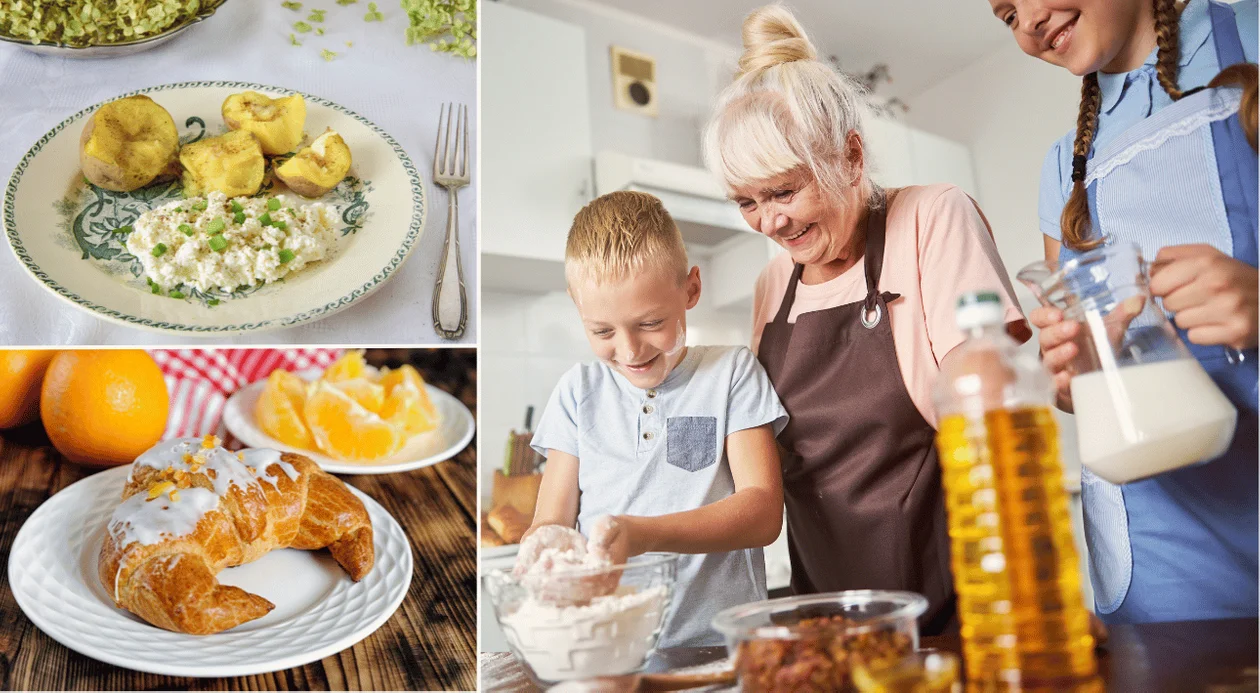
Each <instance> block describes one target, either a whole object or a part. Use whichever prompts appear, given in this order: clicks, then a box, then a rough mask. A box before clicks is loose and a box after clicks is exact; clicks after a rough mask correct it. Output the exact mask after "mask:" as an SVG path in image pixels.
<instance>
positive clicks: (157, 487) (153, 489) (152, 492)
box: [149, 481, 175, 500]
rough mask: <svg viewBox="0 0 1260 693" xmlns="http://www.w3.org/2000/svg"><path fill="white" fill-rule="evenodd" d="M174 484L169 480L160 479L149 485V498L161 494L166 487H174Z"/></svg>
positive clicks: (151, 498)
mask: <svg viewBox="0 0 1260 693" xmlns="http://www.w3.org/2000/svg"><path fill="white" fill-rule="evenodd" d="M174 488H175V484H174V483H172V482H170V481H161V482H158V483H156V484H154V485H152V486H150V487H149V500H153V499H155V498H157V497H158V496H160V495H162V494H163V493H164V492H165V491H167V490H168V489H174Z"/></svg>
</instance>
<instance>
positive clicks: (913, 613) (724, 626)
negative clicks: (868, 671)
mask: <svg viewBox="0 0 1260 693" xmlns="http://www.w3.org/2000/svg"><path fill="white" fill-rule="evenodd" d="M881 601H882V602H892V603H894V604H900V606H898V607H897V608H896V609H893V610H892V611H890V612H888V613H886V614H880V615H879V616H875V617H872V618H870V619H867V620H864V621H862V622H861V623H859V624H854V625H852V626H846V627H845V629H844V630H845V632H846V633H854V634H856V633H862V632H865V631H869V630H873V629H875V628H879V627H882V626H885V625H887V624H888V623H891V622H895V621H900V620H902V619H917V618H918V617H919V616H922V615H923V613H924V612H925V611H927V608H928V600H927V597H924V596H923V595H921V594H919V593H917V592H908V591H899V590H844V591H841V592H823V593H821V594H804V595H795V596H791V597H780V598H778V599H766V600H762V601H759V602H751V603H748V604H741V605H739V606H733V607H731V608H729V609H725V610H723V611H720V612H718V614H717V615H716V616H714V617H713V622H712V625H713V629H714V630H716V631H718V632H719V633H721V634H722V635H724V636H726V637H727V638H738V639H744V640H751V639H762V640H796V639H799V638H800V637H801V635H802V633H801V631H800V630H799V629H798V628H797V627H796V626H795V625H756V626H741V625H738V621H739V620H740V619H742V618H747V617H749V616H752V615H755V614H762V613H773V612H783V611H791V610H793V609H797V608H800V607H803V606H816V605H821V604H833V605H837V606H844V605H850V604H864V603H866V604H869V603H872V602H881Z"/></svg>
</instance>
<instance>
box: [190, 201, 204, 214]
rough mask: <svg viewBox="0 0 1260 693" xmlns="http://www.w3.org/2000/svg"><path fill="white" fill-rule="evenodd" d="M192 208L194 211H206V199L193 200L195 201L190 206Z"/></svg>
mask: <svg viewBox="0 0 1260 693" xmlns="http://www.w3.org/2000/svg"><path fill="white" fill-rule="evenodd" d="M192 209H193V211H194V212H204V211H206V201H205V200H199V201H197V202H195V203H194V204H193V206H192Z"/></svg>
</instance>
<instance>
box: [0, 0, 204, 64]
mask: <svg viewBox="0 0 1260 693" xmlns="http://www.w3.org/2000/svg"><path fill="white" fill-rule="evenodd" d="M227 1H228V0H207V1H206V3H205V4H204V6H203V7H202V8H201V9H199V10H197V14H195V15H193V16H191V17H189V18H188V19H185V20H184V21H182V22H180V23H178V24H174V25H172V26H168V27H166V28H165V29H163V30H162V31H160V32H158V33H156V34H152V35H149V36H142V37H140V38H134V39H129V40H127V41H115V42H113V43H89V44H87V45H85V46H76V45H74V44H70V43H65V42H63V41H34V40H32V39H29V38H23V37H21V36H12V35H9V34H5V33H0V41H3V42H5V43H15V44H18V45H20V46H32V47H37V48H60V49H62V50H67V51H90V50H93V49H98V48H128V47H131V46H141V45H144V44H146V43H149V42H150V41H158V40H161V39H164V38H167V37H168V36H170V35H171V34H173V33H175V32H177V31H183V30H184V29H187V28H188V27H190V26H192V25H194V24H196V23H198V22H200V21H203V20H205V19H208V18H209V17H210V16H211V15H213V14H214V13H215V12H217V11H219V8H221V7H223V5H225V4H227Z"/></svg>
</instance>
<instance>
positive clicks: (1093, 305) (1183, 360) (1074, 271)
mask: <svg viewBox="0 0 1260 693" xmlns="http://www.w3.org/2000/svg"><path fill="white" fill-rule="evenodd" d="M1017 278H1018V279H1019V280H1020V281H1022V282H1023V283H1025V284H1027V285H1028V287H1029V288H1031V289H1032V291H1033V293H1034V294H1035V295H1036V296H1037V299H1038V300H1039V301H1041V303H1042V305H1046V306H1053V307H1055V308H1058V309H1060V310H1062V311H1063V316H1064V319H1065V320H1074V321H1077V322H1079V323H1080V325H1081V329H1080V330H1079V331H1078V332H1077V337H1076V339H1075V343H1076V345H1077V347H1078V354H1077V357H1076V359H1075V361H1074V362H1073V364H1072V365H1073V376H1072V381H1071V391H1072V405H1073V408H1074V409H1075V412H1076V427H1077V435H1078V442H1079V446H1080V457H1081V464H1083V465H1085V466H1086V467H1088V468H1089V470H1090V471H1092V472H1093V473H1094V474H1097V475H1098V476H1100V477H1102V478H1103V479H1106V480H1107V481H1110V482H1111V483H1114V484H1123V483H1127V482H1130V481H1136V480H1138V479H1144V478H1146V477H1149V476H1153V475H1155V474H1160V473H1162V472H1167V471H1170V470H1173V469H1178V468H1180V467H1185V466H1188V465H1191V464H1195V463H1196V462H1201V461H1207V460H1210V459H1212V458H1215V457H1218V456H1220V455H1221V454H1223V453H1224V452H1225V450H1226V448H1228V447H1229V443H1230V440H1231V439H1232V438H1233V436H1234V425H1235V424H1236V422H1237V419H1238V413H1237V411H1236V410H1235V409H1234V405H1233V404H1231V403H1230V401H1229V400H1228V399H1226V397H1225V395H1224V394H1223V393H1222V392H1221V391H1220V389H1219V388H1217V386H1216V384H1215V383H1213V382H1212V379H1211V378H1210V377H1209V376H1208V374H1207V371H1205V370H1204V369H1203V367H1202V366H1200V365H1199V362H1198V361H1197V360H1195V358H1194V356H1192V355H1191V354H1190V351H1189V349H1187V348H1186V346H1185V344H1183V343H1182V342H1181V339H1180V338H1178V336H1177V332H1176V330H1174V329H1173V326H1172V323H1170V322H1169V320H1168V318H1167V316H1166V315H1165V314H1164V311H1163V309H1162V308H1161V307H1160V306H1159V305H1158V304H1157V303H1156V301H1155V299H1154V297H1152V296H1151V292H1150V288H1149V281H1150V274H1149V267H1148V265H1147V263H1146V261H1144V260H1143V259H1142V253H1141V250H1140V249H1139V248H1138V247H1137V246H1136V245H1131V244H1116V245H1109V246H1103V247H1100V248H1097V249H1095V250H1091V251H1088V252H1086V253H1082V254H1081V255H1080V256H1078V257H1076V258H1074V259H1072V260H1069V261H1067V262H1065V263H1063V264H1062V266H1057V267H1056V266H1052V265H1049V264H1047V263H1044V262H1037V263H1033V264H1031V265H1029V266H1027V267H1025V268H1024V269H1022V270H1020V272H1019V274H1018V275H1017Z"/></svg>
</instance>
